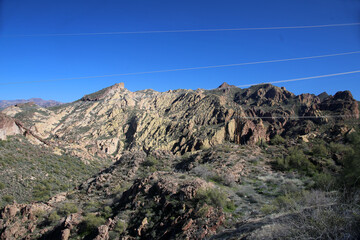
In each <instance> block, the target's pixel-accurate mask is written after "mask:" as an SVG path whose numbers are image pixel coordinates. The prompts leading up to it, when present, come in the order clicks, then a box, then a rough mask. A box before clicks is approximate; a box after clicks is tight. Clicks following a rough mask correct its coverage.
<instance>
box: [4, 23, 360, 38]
mask: <svg viewBox="0 0 360 240" xmlns="http://www.w3.org/2000/svg"><path fill="white" fill-rule="evenodd" d="M356 25H360V22H355V23H340V24H323V25H303V26H283V27H248V28H215V29H185V30H155V31H133V32H98V33H53V34H23V35H7V36H6V37H56V36H94V35H120V34H149V33H187V32H225V31H252V30H281V29H306V28H326V27H345V26H356Z"/></svg>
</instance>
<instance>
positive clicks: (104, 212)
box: [101, 206, 112, 218]
mask: <svg viewBox="0 0 360 240" xmlns="http://www.w3.org/2000/svg"><path fill="white" fill-rule="evenodd" d="M111 214H112V209H111V207H109V206H105V207H104V208H103V210H102V212H101V215H102V216H103V217H104V218H109V217H110V216H111Z"/></svg>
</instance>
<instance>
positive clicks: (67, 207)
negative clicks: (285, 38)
mask: <svg viewBox="0 0 360 240" xmlns="http://www.w3.org/2000/svg"><path fill="white" fill-rule="evenodd" d="M76 212H78V208H77V206H76V205H75V204H74V203H65V204H64V205H62V206H61V207H60V208H59V209H58V213H59V214H60V215H63V216H67V215H69V214H71V213H76Z"/></svg>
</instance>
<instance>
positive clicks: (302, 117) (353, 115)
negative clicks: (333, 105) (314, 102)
mask: <svg viewBox="0 0 360 240" xmlns="http://www.w3.org/2000/svg"><path fill="white" fill-rule="evenodd" d="M352 117H354V118H359V114H350V115H324V116H274V117H238V118H239V119H253V120H256V119H283V118H289V119H321V118H352Z"/></svg>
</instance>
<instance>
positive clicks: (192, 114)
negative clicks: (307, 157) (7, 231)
mask: <svg viewBox="0 0 360 240" xmlns="http://www.w3.org/2000/svg"><path fill="white" fill-rule="evenodd" d="M224 86H227V85H226V84H225V85H224V84H222V86H220V88H218V89H214V90H201V89H198V90H181V89H180V90H174V91H167V92H156V91H154V90H151V89H149V90H142V91H137V92H131V91H129V90H127V89H126V88H124V86H123V84H116V85H114V86H111V87H108V88H105V89H102V90H100V91H98V92H96V93H93V94H89V95H86V96H84V97H82V98H81V99H79V100H78V101H75V102H73V103H69V104H64V105H60V106H57V107H53V108H47V109H45V108H41V107H39V106H30V105H24V106H12V107H8V108H7V109H5V110H3V113H5V114H7V115H8V116H11V117H14V118H16V119H19V120H20V121H22V122H23V124H24V126H26V127H27V128H28V129H30V130H31V131H33V132H34V133H36V134H37V135H38V136H39V137H41V138H42V139H46V141H47V142H49V143H53V144H57V145H61V146H64V148H66V149H67V150H68V151H70V152H73V153H74V154H76V155H77V156H79V157H82V158H88V159H91V158H92V156H95V155H97V156H105V155H109V156H113V157H114V159H116V158H119V157H120V156H121V154H122V152H123V151H125V150H143V151H145V152H149V151H151V150H153V149H163V150H169V151H171V152H173V153H176V154H184V153H185V152H191V151H196V150H199V149H203V148H209V147H212V146H215V145H217V144H221V143H224V142H226V141H230V142H239V143H241V144H247V143H252V144H255V143H256V142H259V141H261V140H264V141H269V140H270V139H271V138H272V137H274V136H275V135H282V136H288V137H298V136H305V135H307V134H309V133H310V132H315V133H316V129H317V128H318V126H320V125H324V124H326V123H336V122H339V121H344V120H346V119H358V117H359V107H358V103H357V101H355V100H354V99H353V97H352V95H351V93H350V92H349V91H345V92H338V93H337V94H335V96H329V97H328V98H323V100H321V99H320V97H318V96H315V95H311V94H301V95H299V96H295V95H294V94H293V93H291V92H289V91H287V90H286V89H285V88H279V87H275V86H272V85H270V84H264V85H258V86H254V87H250V88H248V89H240V88H236V87H224ZM329 115H330V117H328V116H329Z"/></svg>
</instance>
